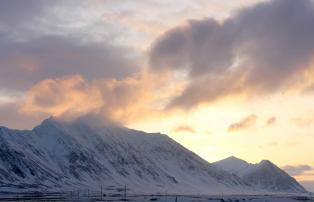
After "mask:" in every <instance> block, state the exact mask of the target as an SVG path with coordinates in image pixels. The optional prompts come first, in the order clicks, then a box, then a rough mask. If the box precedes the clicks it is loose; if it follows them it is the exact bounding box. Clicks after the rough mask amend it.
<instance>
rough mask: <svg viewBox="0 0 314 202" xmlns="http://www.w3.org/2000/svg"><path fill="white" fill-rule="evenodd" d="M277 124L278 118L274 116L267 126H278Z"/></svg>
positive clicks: (267, 122)
mask: <svg viewBox="0 0 314 202" xmlns="http://www.w3.org/2000/svg"><path fill="white" fill-rule="evenodd" d="M276 122H277V118H276V117H274V116H273V117H270V118H269V119H268V120H267V121H266V125H268V126H272V125H274V124H276Z"/></svg>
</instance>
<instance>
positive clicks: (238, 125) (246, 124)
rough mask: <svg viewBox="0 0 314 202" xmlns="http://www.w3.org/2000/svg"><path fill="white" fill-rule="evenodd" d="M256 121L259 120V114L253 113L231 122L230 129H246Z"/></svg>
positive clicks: (231, 130) (232, 130) (230, 130)
mask: <svg viewBox="0 0 314 202" xmlns="http://www.w3.org/2000/svg"><path fill="white" fill-rule="evenodd" d="M256 121H257V116H256V115H254V114H252V115H250V116H248V117H246V118H244V119H242V120H240V121H239V122H237V123H233V124H231V125H230V126H229V128H228V131H229V132H235V131H239V130H245V129H248V128H251V127H253V126H254V125H255V123H256Z"/></svg>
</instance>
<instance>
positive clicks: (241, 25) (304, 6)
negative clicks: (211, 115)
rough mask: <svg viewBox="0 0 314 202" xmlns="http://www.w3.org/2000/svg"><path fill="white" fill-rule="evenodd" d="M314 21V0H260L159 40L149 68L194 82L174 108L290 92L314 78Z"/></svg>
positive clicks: (172, 31)
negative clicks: (220, 18) (240, 96)
mask: <svg viewBox="0 0 314 202" xmlns="http://www.w3.org/2000/svg"><path fill="white" fill-rule="evenodd" d="M313 21H314V5H313V2H312V1H311V0H302V1H295V0H273V1H269V2H264V3H259V4H256V5H254V6H251V7H248V8H244V9H242V10H240V11H239V12H237V14H235V15H234V16H231V17H230V18H229V19H227V20H225V21H224V22H222V23H220V22H218V21H216V20H215V19H203V20H190V21H189V22H187V23H186V24H184V25H182V26H179V27H176V28H173V29H171V30H169V31H167V32H166V33H164V34H163V35H162V36H160V37H159V38H158V39H157V40H156V41H155V42H154V44H153V45H152V47H151V50H150V66H151V69H152V70H154V71H156V72H160V71H170V72H180V71H183V72H186V73H187V75H188V79H189V80H190V84H189V86H188V87H187V88H186V89H185V90H184V91H183V92H182V93H181V95H180V96H178V97H176V98H174V99H173V101H172V102H171V103H170V106H171V107H183V108H189V107H193V106H195V105H198V104H201V103H204V102H212V101H215V100H217V99H220V98H222V97H225V96H229V95H235V94H248V95H260V94H265V93H273V92H278V91H285V90H287V89H288V88H291V87H294V86H297V85H298V84H300V83H304V82H305V83H312V82H313V79H312V77H311V76H309V75H312V73H311V72H312V71H313V68H312V66H311V65H312V62H313V56H314V38H313V35H314V25H313Z"/></svg>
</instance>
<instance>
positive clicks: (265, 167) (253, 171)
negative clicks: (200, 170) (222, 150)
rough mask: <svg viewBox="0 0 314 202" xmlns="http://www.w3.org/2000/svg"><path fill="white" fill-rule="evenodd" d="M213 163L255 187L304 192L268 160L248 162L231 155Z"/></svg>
mask: <svg viewBox="0 0 314 202" xmlns="http://www.w3.org/2000/svg"><path fill="white" fill-rule="evenodd" d="M214 164H215V165H216V166H217V167H219V168H222V169H223V170H225V171H227V172H229V173H230V174H235V175H237V176H239V177H240V178H241V179H242V180H243V181H244V182H245V183H247V184H250V185H251V186H253V187H255V188H257V189H262V190H267V191H269V192H284V193H303V192H306V190H305V189H304V188H303V187H302V186H301V185H300V184H299V183H298V182H297V181H296V180H295V179H294V178H292V177H291V176H290V175H288V174H287V173H286V172H285V171H283V170H281V169H280V168H278V167H277V166H276V165H275V164H273V163H272V162H270V161H268V160H263V161H261V162H260V163H258V164H250V163H247V162H246V161H244V160H242V159H238V158H236V157H233V156H232V157H229V158H227V159H224V160H221V161H218V162H215V163H214Z"/></svg>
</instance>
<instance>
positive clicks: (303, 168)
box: [283, 165, 313, 176]
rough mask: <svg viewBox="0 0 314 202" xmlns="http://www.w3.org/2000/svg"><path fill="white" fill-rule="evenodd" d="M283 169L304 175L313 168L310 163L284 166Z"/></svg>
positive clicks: (295, 174) (293, 174)
mask: <svg viewBox="0 0 314 202" xmlns="http://www.w3.org/2000/svg"><path fill="white" fill-rule="evenodd" d="M283 169H284V170H285V171H286V172H287V173H289V174H290V175H292V176H298V175H302V174H305V173H306V172H308V171H312V170H313V168H312V167H311V166H309V165H298V166H284V167H283Z"/></svg>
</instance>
